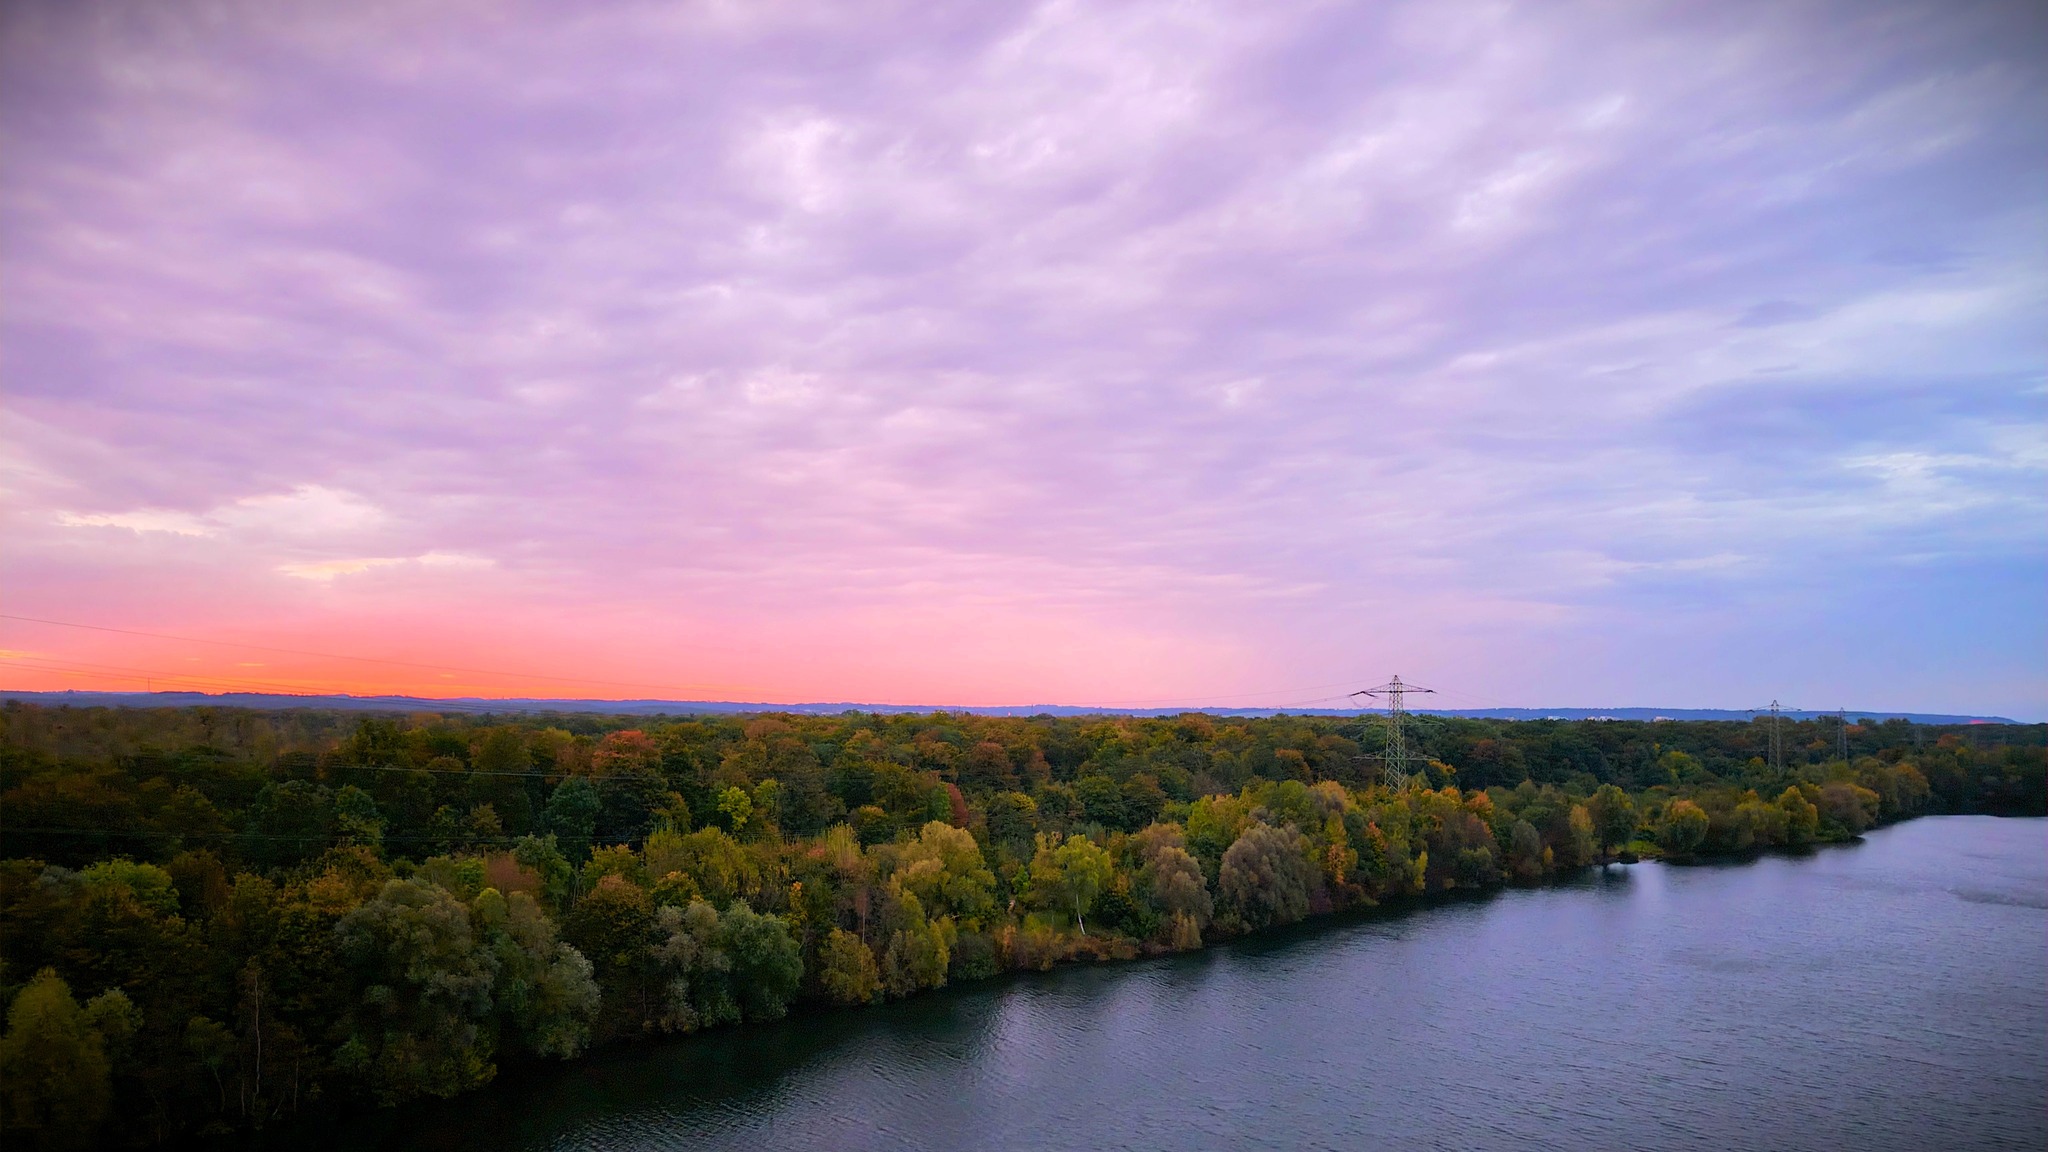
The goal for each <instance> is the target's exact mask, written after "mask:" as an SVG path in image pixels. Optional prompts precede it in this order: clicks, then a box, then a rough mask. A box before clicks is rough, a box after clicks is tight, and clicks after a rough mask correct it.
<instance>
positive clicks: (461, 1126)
mask: <svg viewBox="0 0 2048 1152" xmlns="http://www.w3.org/2000/svg"><path fill="white" fill-rule="evenodd" d="M344 1141H345V1143H347V1144H349V1145H351V1146H353V1147H357V1148H367V1147H375V1146H384V1147H405V1148H424V1149H447V1150H463V1152H469V1150H476V1152H483V1150H490V1152H513V1150H541V1149H590V1150H599V1152H614V1150H627V1149H636V1150H637V1149H669V1148H717V1149H743V1148H744V1149H755V1148H795V1149H813V1148H815V1149H867V1148H874V1149H884V1148H889V1149H893V1148H935V1149H937V1148H944V1149H953V1148H973V1149H1038V1148H1047V1149H1057V1148H1162V1149H1165V1148H1173V1149H1179V1148H1219V1149H1221V1148H1229V1149H1239V1148H1288V1149H1293V1148H1341V1149H1354V1148H1401V1149H1409V1148H1445V1149H1490V1148H1517V1149H1521V1148H1559V1149H1587V1148H1601V1149H1618V1148H1654V1149H1659V1150H1673V1149H1731V1148H1756V1149H1829V1150H1833V1149H1851V1148H1854V1149H1889V1148H1897V1149H1926V1148H1951V1149H1963V1148H2032V1149H2039V1148H2042V1147H2044V1145H2048V821H2042V820H1998V819H1992V818H1988V817H1981V818H1980V817H1948V818H1939V819H1924V820H1918V821H1914V822H1912V823H1909V824H1905V825H1901V826H1898V827H1895V828H1891V829H1887V830H1884V831H1881V832H1877V833H1874V834H1872V835H1871V836H1870V837H1869V839H1868V841H1867V842H1866V843H1864V844H1861V845H1856V846H1848V847H1842V848H1834V849H1829V850H1826V851H1823V852H1820V853H1818V854H1816V855H1814V856H1811V857H1807V858H1803V859H1766V860H1760V861H1756V862H1754V863H1749V864H1741V865H1729V866H1719V867H1701V868H1673V867H1664V866H1658V865H1637V866H1634V867H1631V868H1627V869H1619V868H1617V869H1615V870H1613V871H1612V872H1611V873H1610V874H1609V875H1606V876H1594V877H1589V878H1588V879H1586V880H1585V881H1583V882H1578V883H1575V884H1572V885H1568V886H1564V887H1558V888H1550V889H1545V890H1541V891H1526V892H1509V893H1504V894H1501V895H1499V896H1497V897H1494V898H1491V899H1485V900H1474V901H1470V902H1466V903H1458V904H1452V905H1449V906H1443V907H1437V908H1432V909H1428V910H1424V911H1420V912H1416V913H1412V914H1408V915H1403V916H1398V917H1381V918H1359V919H1354V920H1350V921H1343V922H1338V923H1334V924H1330V923H1325V924H1322V925H1317V926H1313V927H1309V928H1305V929H1302V930H1300V931H1297V932H1295V933H1293V934H1290V935H1288V936H1286V937H1285V938H1283V939H1279V940H1261V941H1257V942H1250V943H1245V944H1240V945H1237V946H1232V947H1228V948H1222V949H1216V950H1212V951H1209V952H1207V953H1203V954H1200V955H1195V956H1188V957H1181V958H1176V959H1170V960H1160V961H1147V962H1141V963H1135V964H1121V965H1107V966H1102V967H1090V968H1082V969H1072V970H1066V971H1061V972H1056V973H1052V974H1049V975H1046V976H1042V977H1035V978H1026V979H1017V980H998V981H995V982H992V983H989V984H983V985H977V986H974V987H970V988H965V989H954V990H950V991H947V992H944V993H940V994H938V995H935V996H930V997H926V998H923V999H920V1000H913V1001H909V1002H906V1003H903V1004H899V1005H895V1006H893V1007H889V1008H885V1009H881V1010H872V1011H865V1012H841V1013H830V1014H821V1015H820V1014H814V1015H811V1016H807V1017H805V1018H801V1019H798V1020H793V1021H789V1022H786V1023H784V1024H781V1025H776V1026H772V1027H769V1028H760V1029H749V1030H741V1031H733V1032H726V1033H721V1034H715V1035H708V1036H699V1037H693V1038H687V1039H681V1040H675V1041H671V1042H666V1043H661V1044H652V1045H644V1046H639V1047H632V1048H627V1049H623V1050H618V1051H615V1052H610V1053H607V1054H604V1055H603V1056H601V1057H599V1058H597V1059H595V1060H592V1061H587V1062H584V1063H580V1064H575V1065H569V1066H565V1067H561V1068H557V1069H551V1070H548V1071H547V1072H545V1073H541V1074H527V1075H522V1076H519V1077H515V1078H513V1079H510V1080H508V1081H506V1082H503V1083H500V1084H498V1085H495V1086H493V1088H492V1089H491V1090H489V1091H487V1092H484V1093H481V1094H479V1095H477V1096H474V1097H471V1098H468V1099H465V1100H461V1101H456V1102H453V1103H451V1104H447V1105H441V1106H436V1107H434V1108H429V1109H424V1110H420V1111H413V1112H404V1113H399V1114H397V1115H396V1116H387V1117H386V1118H385V1119H383V1120H382V1121H380V1122H379V1125H378V1126H377V1127H376V1128H370V1127H366V1128H363V1129H359V1130H355V1131H353V1132H350V1133H347V1134H346V1135H345V1136H344Z"/></svg>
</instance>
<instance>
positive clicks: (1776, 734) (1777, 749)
mask: <svg viewBox="0 0 2048 1152" xmlns="http://www.w3.org/2000/svg"><path fill="white" fill-rule="evenodd" d="M1782 708H1783V705H1781V704H1779V703H1778V702H1777V701H1776V700H1773V701H1771V771H1773V772H1783V771H1784V770H1785V736H1784V732H1783V731H1782V730H1781V729H1780V728H1779V727H1778V722H1779V720H1780V719H1781V718H1782V711H1781V709H1782Z"/></svg>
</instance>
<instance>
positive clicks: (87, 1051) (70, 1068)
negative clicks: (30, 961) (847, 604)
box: [0, 968, 134, 1149]
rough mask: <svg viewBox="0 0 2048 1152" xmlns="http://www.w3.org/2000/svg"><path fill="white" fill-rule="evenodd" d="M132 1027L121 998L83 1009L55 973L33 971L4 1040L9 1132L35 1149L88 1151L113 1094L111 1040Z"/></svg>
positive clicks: (0, 1055) (2, 1091)
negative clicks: (108, 1046)
mask: <svg viewBox="0 0 2048 1152" xmlns="http://www.w3.org/2000/svg"><path fill="white" fill-rule="evenodd" d="M110 997H118V998H119V999H118V1001H116V1000H114V999H110ZM133 1027H134V1009H133V1008H132V1007H129V1006H128V998H127V997H126V996H125V995H123V994H121V993H120V992H118V991H116V992H110V993H107V994H106V995H104V996H99V997H95V998H94V999H93V1001H92V1002H91V1003H90V1004H88V1005H87V1006H86V1007H84V1008H81V1007H79V1004H78V1001H77V1000H75V999H73V998H72V995H71V986H70V985H68V984H66V983H65V982H64V981H63V980H62V979H60V978H59V977H58V975H57V973H56V970H55V969H51V968H45V969H43V970H42V971H40V972H38V973H36V975H35V979H33V980H30V981H29V982H28V986H27V987H25V988H23V989H22V990H21V991H20V992H19V993H17V994H16V995H15V997H14V1003H13V1004H12V1005H10V1006H9V1007H8V1009H7V1033H6V1035H5V1036H4V1037H0V1108H4V1111H0V1116H4V1120H5V1124H6V1126H7V1127H8V1128H10V1129H13V1130H15V1131H16V1132H19V1133H21V1134H22V1135H23V1137H24V1138H25V1139H26V1140H28V1141H29V1142H30V1143H31V1144H32V1145H33V1146H34V1147H36V1148H43V1149H68V1148H83V1147H87V1146H89V1145H91V1144H92V1142H93V1139H94V1137H95V1136H97V1135H98V1133H99V1129H100V1125H101V1124H102V1123H103V1122H105V1120H106V1118H107V1109H108V1105H109V1103H110V1101H111V1099H112V1095H113V1089H112V1083H111V1079H112V1062H111V1061H110V1060H109V1059H108V1057H107V1041H108V1039H109V1035H108V1034H109V1032H115V1033H117V1034H119V1035H125V1034H126V1032H127V1031H132V1030H133Z"/></svg>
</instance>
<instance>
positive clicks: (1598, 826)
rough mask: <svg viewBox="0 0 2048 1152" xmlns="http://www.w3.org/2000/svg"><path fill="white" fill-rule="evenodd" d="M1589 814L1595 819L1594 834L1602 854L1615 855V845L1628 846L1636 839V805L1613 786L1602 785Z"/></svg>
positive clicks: (1589, 809) (1594, 796) (1588, 808)
mask: <svg viewBox="0 0 2048 1152" xmlns="http://www.w3.org/2000/svg"><path fill="white" fill-rule="evenodd" d="M1586 808H1587V812H1588V814H1590V815H1591V816H1592V817H1593V833H1594V835H1595V836H1596V837H1598V839H1599V841H1600V854H1601V855H1602V856H1609V855H1612V854H1613V850H1614V847H1615V845H1617V844H1623V845H1625V844H1627V843H1628V842H1629V841H1630V840H1633V839H1635V834H1636V805H1635V801H1633V800H1630V799H1629V798H1628V793H1626V792H1623V791H1622V790H1621V789H1620V788H1619V787H1617V786H1615V785H1613V784H1602V785H1601V786H1600V788H1599V790H1598V791H1596V792H1594V793H1593V799H1592V802H1591V803H1589V804H1588V805H1587V806H1586Z"/></svg>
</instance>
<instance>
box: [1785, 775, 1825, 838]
mask: <svg viewBox="0 0 2048 1152" xmlns="http://www.w3.org/2000/svg"><path fill="white" fill-rule="evenodd" d="M1778 807H1779V808H1781V809H1783V810H1784V812H1785V843H1787V844H1789V845H1791V846H1793V847H1795V848H1797V847H1802V846H1804V845H1807V844H1811V843H1813V839H1814V837H1815V836H1816V835H1818V834H1819V832H1820V809H1819V808H1817V807H1815V806H1814V804H1813V802H1812V801H1810V800H1808V799H1807V798H1806V794H1805V793H1804V792H1802V791H1800V789H1799V786H1798V785H1796V784H1795V785H1793V786H1792V787H1790V788H1787V789H1785V790H1784V791H1783V792H1781V793H1779V795H1778Z"/></svg>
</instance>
